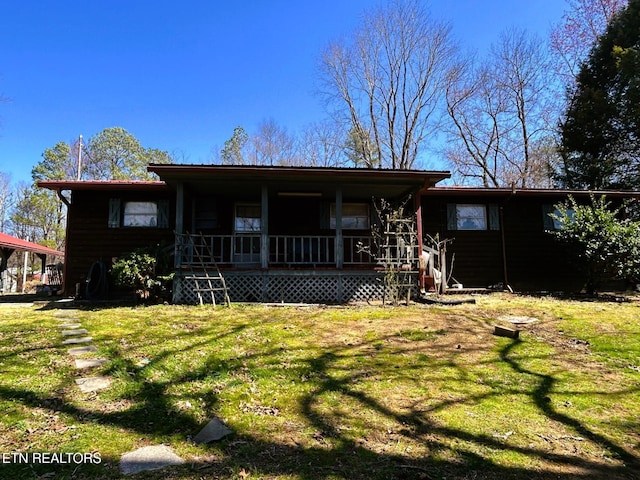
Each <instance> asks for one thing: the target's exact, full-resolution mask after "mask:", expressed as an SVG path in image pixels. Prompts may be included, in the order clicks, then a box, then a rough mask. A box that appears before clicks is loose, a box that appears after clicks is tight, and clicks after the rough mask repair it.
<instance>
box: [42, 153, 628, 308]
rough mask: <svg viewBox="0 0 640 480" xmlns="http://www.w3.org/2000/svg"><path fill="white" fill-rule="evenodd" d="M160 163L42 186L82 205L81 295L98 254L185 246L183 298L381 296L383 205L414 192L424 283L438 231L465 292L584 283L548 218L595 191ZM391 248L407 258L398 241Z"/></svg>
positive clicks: (71, 288) (69, 280) (72, 206)
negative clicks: (221, 288) (141, 170)
mask: <svg viewBox="0 0 640 480" xmlns="http://www.w3.org/2000/svg"><path fill="white" fill-rule="evenodd" d="M149 171H151V172H153V173H155V174H157V175H158V177H159V178H160V180H158V181H151V182H149V181H145V182H142V181H43V182H40V183H39V185H40V186H41V187H44V188H48V189H52V190H55V191H57V192H58V193H59V195H60V196H61V198H65V201H66V203H67V206H68V215H67V218H68V225H67V245H66V259H67V260H66V263H65V272H64V288H65V292H66V293H67V294H71V295H72V294H74V293H76V291H79V290H82V285H84V283H86V280H87V276H88V272H89V269H90V267H91V265H92V264H93V263H94V262H95V261H96V260H99V259H101V260H103V261H104V262H106V263H107V264H108V263H109V262H111V261H112V260H113V259H115V258H117V257H119V256H121V255H123V254H125V253H127V252H130V251H132V250H135V249H136V248H139V247H143V246H149V245H166V246H168V247H170V248H172V251H173V252H174V253H175V254H174V266H175V278H174V293H173V295H174V300H175V301H177V302H186V303H194V302H197V301H198V299H201V296H202V295H201V292H202V291H203V290H208V289H209V290H210V289H211V288H208V287H205V288H203V287H202V281H200V282H199V280H198V278H199V276H201V275H202V273H203V272H218V271H220V272H221V274H222V277H223V278H224V282H225V284H226V289H227V291H228V293H229V296H230V298H231V300H232V301H263V302H311V303H315V302H323V303H342V302H346V301H349V300H365V299H370V298H376V297H380V296H382V295H383V293H384V288H383V283H382V282H381V269H384V268H386V267H385V266H384V265H381V262H380V259H379V257H380V254H379V253H378V255H377V256H371V255H369V254H368V253H367V252H368V251H374V250H375V249H376V248H378V249H380V248H382V245H381V243H380V241H378V242H376V241H375V239H373V238H372V226H374V225H376V224H377V223H378V222H379V219H378V218H377V215H376V212H377V209H376V206H375V202H376V200H375V199H385V200H387V201H397V202H400V201H402V200H405V199H407V198H411V200H410V202H409V203H407V204H406V205H405V210H406V212H407V213H408V217H412V218H414V219H415V223H414V225H413V226H412V228H414V230H415V235H413V237H415V239H416V241H415V244H413V245H411V246H410V247H407V248H405V242H402V248H403V250H402V253H396V254H394V261H397V262H398V263H397V266H400V264H402V266H403V268H405V267H406V268H405V270H406V271H407V272H408V275H409V276H411V278H412V280H411V282H412V283H415V285H418V279H419V262H418V258H419V256H420V255H419V254H418V252H422V251H423V248H424V249H427V246H425V245H422V240H423V238H425V236H426V235H431V236H435V235H436V234H437V235H438V236H439V238H449V239H453V242H452V243H450V244H449V245H448V253H449V255H448V258H449V259H453V260H454V264H453V271H452V274H453V277H454V278H455V280H456V281H457V282H458V283H461V284H463V285H464V286H469V287H485V286H487V285H494V284H498V283H502V284H505V285H506V284H508V285H511V286H512V287H513V288H515V289H526V290H530V289H536V290H540V289H545V290H549V289H561V288H562V289H564V288H571V287H575V286H576V285H577V284H578V283H579V277H577V276H576V272H575V269H573V268H572V267H571V265H570V264H568V263H567V260H566V255H564V254H563V253H562V252H561V250H560V249H559V248H558V245H557V244H555V243H554V241H553V239H552V238H551V236H550V235H549V233H548V230H549V228H553V224H552V223H551V227H549V222H550V221H552V219H551V217H549V216H548V213H549V211H550V209H552V208H553V205H554V204H555V203H557V202H559V201H562V200H564V199H566V198H567V196H568V195H569V194H573V195H574V196H575V197H576V198H581V199H583V200H588V193H587V192H570V191H557V190H512V189H481V188H464V187H439V186H437V184H438V183H439V182H440V181H442V180H444V179H447V178H449V176H450V174H449V172H444V171H409V170H403V171H398V170H383V169H379V170H378V169H375V170H374V169H353V168H351V169H349V168H316V167H264V166H221V165H150V166H149ZM67 192H68V193H67ZM65 193H66V195H65ZM603 193H606V194H607V196H608V197H610V198H616V199H621V198H623V197H625V196H628V195H627V194H623V193H621V192H603ZM379 227H381V230H380V231H384V230H385V229H386V228H387V227H388V225H387V226H385V225H379ZM387 233H388V232H387ZM378 240H380V239H378ZM385 242H386V243H387V245H386V247H384V248H388V247H389V244H390V243H393V244H394V245H393V246H394V248H395V250H394V251H395V252H400V250H401V249H400V244H399V242H398V241H394V240H393V239H391V240H390V239H389V238H387V239H386V240H385V239H384V238H383V239H382V243H385ZM400 256H403V257H404V258H403V259H400V258H399V257H400ZM376 257H377V258H376ZM396 257H397V258H396ZM423 268H426V267H425V266H424V265H423ZM213 276H215V275H213ZM205 283H208V281H207V282H205ZM209 287H210V286H209ZM209 293H210V292H209ZM219 300H220V298H218V301H219Z"/></svg>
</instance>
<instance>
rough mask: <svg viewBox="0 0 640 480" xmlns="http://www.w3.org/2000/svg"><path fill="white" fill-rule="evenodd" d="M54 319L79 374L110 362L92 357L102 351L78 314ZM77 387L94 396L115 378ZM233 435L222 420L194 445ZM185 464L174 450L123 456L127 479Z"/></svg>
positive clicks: (84, 381) (86, 380)
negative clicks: (58, 323)
mask: <svg viewBox="0 0 640 480" xmlns="http://www.w3.org/2000/svg"><path fill="white" fill-rule="evenodd" d="M54 317H56V319H57V320H58V321H60V325H58V328H59V329H60V334H61V335H62V338H63V339H64V340H62V344H63V345H69V346H70V348H69V349H68V350H67V352H68V354H69V355H70V356H71V357H73V359H74V364H75V368H76V369H77V370H82V371H83V372H84V371H87V372H91V370H92V369H97V368H100V367H102V366H104V365H106V364H107V363H108V362H109V360H108V359H106V358H100V357H94V356H91V354H93V353H95V352H97V351H98V349H97V348H96V347H95V346H94V345H93V344H92V343H93V338H91V337H90V336H88V334H89V331H88V330H87V329H86V328H82V323H81V321H80V317H79V312H78V310H66V309H64V310H60V311H58V312H56V313H54ZM74 345H77V346H74ZM75 383H76V385H77V386H78V388H79V389H80V391H82V392H84V393H92V392H97V391H99V390H105V389H107V388H109V387H110V386H111V378H110V377H107V376H103V375H95V376H86V377H81V378H78V379H76V381H75ZM231 433H232V431H231V430H229V429H228V428H227V427H226V426H225V425H224V424H223V423H222V421H221V420H220V419H218V418H213V419H212V420H211V421H210V422H209V423H208V424H207V425H206V426H205V427H204V428H203V429H202V430H201V431H200V433H198V434H197V435H196V436H195V437H194V439H193V442H194V443H197V444H206V443H210V442H213V441H217V440H220V439H222V438H223V437H226V436H227V435H230V434H231ZM183 463H185V461H184V460H183V459H182V458H180V457H179V456H178V455H177V454H176V453H175V452H174V451H173V449H172V448H171V447H170V446H167V445H150V446H146V447H142V448H139V449H137V450H134V451H132V452H128V453H125V454H123V455H122V457H121V459H120V471H121V472H122V474H123V475H134V474H136V473H139V472H143V471H146V470H158V469H160V468H164V467H168V466H171V465H181V464H183Z"/></svg>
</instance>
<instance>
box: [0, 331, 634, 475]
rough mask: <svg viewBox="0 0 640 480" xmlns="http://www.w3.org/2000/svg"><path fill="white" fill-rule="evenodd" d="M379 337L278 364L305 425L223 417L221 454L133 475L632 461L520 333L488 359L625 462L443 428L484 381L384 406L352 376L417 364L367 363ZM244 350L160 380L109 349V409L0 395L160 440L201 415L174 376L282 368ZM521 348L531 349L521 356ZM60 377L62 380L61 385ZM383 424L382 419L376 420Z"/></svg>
mask: <svg viewBox="0 0 640 480" xmlns="http://www.w3.org/2000/svg"><path fill="white" fill-rule="evenodd" d="M246 328H248V325H239V326H237V327H235V328H232V329H228V330H225V331H223V332H220V333H217V334H216V335H215V336H214V335H212V336H205V338H198V337H196V335H195V334H193V333H183V334H182V335H183V336H184V337H189V335H193V340H194V341H193V342H192V343H190V344H189V345H188V346H187V347H184V348H188V349H191V350H193V351H197V350H198V349H200V348H205V347H208V346H210V345H212V344H216V342H221V341H223V340H224V339H228V338H231V337H235V336H237V335H238V334H239V333H241V332H243V331H244V329H246ZM389 339H390V337H385V336H377V337H375V338H371V339H368V340H367V341H366V342H363V343H361V344H359V345H344V346H338V347H331V348H324V349H319V348H317V347H311V346H310V347H307V348H304V349H301V353H300V356H299V358H298V359H297V360H294V361H292V365H290V366H289V367H288V368H289V370H290V371H291V375H289V376H288V377H286V378H287V379H288V380H291V381H293V380H294V379H296V378H298V379H300V378H308V380H307V381H308V382H309V385H310V388H309V389H308V391H307V392H306V393H305V394H303V395H301V396H300V397H299V398H297V399H291V401H292V402H296V403H297V408H298V409H299V411H300V419H299V420H300V425H297V426H294V427H293V428H298V427H299V428H301V429H304V430H305V432H308V433H301V432H296V435H295V436H292V438H290V439H286V438H285V437H284V436H283V435H279V436H278V437H277V438H275V437H274V438H265V436H264V435H263V434H256V433H254V432H252V431H251V430H250V429H248V428H247V427H242V426H240V425H234V424H233V423H231V424H230V425H229V426H230V427H231V428H233V429H235V430H236V434H235V435H233V436H231V437H229V438H227V439H225V440H223V441H221V442H219V443H218V444H216V445H215V446H212V447H211V451H212V452H213V451H215V452H222V454H221V455H219V454H217V453H216V454H212V455H211V456H207V455H203V456H200V457H194V458H191V459H189V461H188V462H187V464H185V465H184V466H182V467H172V468H169V469H166V470H162V471H161V472H157V473H147V474H142V475H141V476H140V477H139V478H158V479H160V478H168V479H171V478H175V479H178V478H194V479H195V478H198V479H199V478H242V475H241V472H242V471H244V472H245V473H248V474H250V475H251V476H250V477H248V478H271V477H274V476H290V477H294V478H299V479H304V480H313V479H337V478H344V479H367V480H374V479H413V478H416V479H420V478H423V479H436V478H438V479H444V478H459V479H500V480H505V479H523V478H527V479H530V478H535V479H551V478H554V479H560V480H569V479H576V478H578V479H579V478H583V479H597V478H603V479H605V478H606V479H608V480H612V479H633V478H638V477H637V471H639V470H638V468H639V464H638V458H637V457H636V456H634V455H633V454H632V453H630V452H628V451H627V450H625V449H624V448H623V447H621V446H619V445H617V444H616V443H614V442H613V441H611V440H610V439H608V438H606V437H604V436H602V435H600V434H598V433H597V432H594V431H592V430H591V429H590V428H589V427H588V426H586V425H584V424H582V423H581V422H580V421H578V420H576V419H575V418H572V417H570V416H568V415H566V414H564V413H561V412H558V411H557V410H556V409H555V408H554V406H553V404H552V403H550V402H549V395H550V394H552V393H553V390H554V387H555V385H556V383H557V380H556V379H555V378H554V377H553V376H552V375H548V374H542V373H538V372H535V371H533V370H531V369H527V368H525V367H523V366H522V361H519V360H518V359H516V357H515V355H514V352H515V351H516V350H517V348H518V347H519V346H520V345H522V342H521V341H519V340H515V341H513V342H511V343H509V344H507V345H505V346H504V347H502V349H501V350H500V353H499V362H501V363H503V364H506V365H508V366H509V367H510V369H511V370H512V371H513V372H514V373H517V374H518V375H524V376H526V377H527V378H528V379H529V380H530V381H531V383H532V384H533V387H532V388H528V389H526V391H524V392H522V393H523V394H525V395H527V396H528V397H529V398H530V400H531V401H532V403H533V404H534V405H535V406H536V408H537V410H538V412H539V413H540V414H541V415H543V416H544V417H545V418H547V419H550V420H553V421H554V422H558V423H560V424H562V425H563V426H564V427H566V428H568V429H570V430H572V431H575V432H576V434H577V435H580V436H582V437H584V438H586V439H588V440H589V441H590V442H593V443H595V444H597V445H599V446H601V447H602V448H603V449H606V450H608V451H609V452H611V453H612V454H613V455H614V456H615V457H616V458H618V459H619V460H622V461H623V462H624V463H625V464H626V466H625V467H621V466H619V465H606V464H604V463H602V462H597V461H594V460H592V459H589V458H581V457H580V456H579V455H571V454H567V453H550V452H549V451H548V450H546V449H543V448H540V447H536V446H535V445H529V446H522V445H516V444H514V443H510V442H508V441H507V440H506V439H502V438H499V437H496V436H495V435H491V434H489V433H472V432H471V431H470V430H466V429H464V428H452V427H450V426H447V425H446V424H445V423H443V422H442V421H441V420H437V419H436V418H435V417H434V416H433V414H434V412H442V411H445V410H447V409H448V408H449V407H453V406H459V405H465V404H468V405H473V404H475V403H478V402H480V401H482V400H485V399H490V398H492V397H499V396H500V395H503V394H505V392H504V391H503V390H500V391H498V390H496V391H493V390H492V389H486V390H485V391H482V392H478V393H475V394H467V395H466V396H463V397H459V398H454V399H451V398H446V399H443V398H438V399H436V400H435V401H434V402H432V403H430V404H429V406H428V408H426V409H425V408H424V407H421V406H420V405H417V404H416V403H415V402H414V403H413V404H411V402H409V403H407V404H406V405H404V406H402V408H394V407H391V406H389V403H388V402H386V401H385V400H387V399H386V398H381V397H379V396H374V395H373V394H371V393H368V391H366V390H365V389H363V388H361V386H362V382H372V381H373V382H378V381H379V382H381V383H383V382H385V381H387V380H388V379H390V378H392V377H397V376H398V375H402V378H403V380H404V381H406V382H409V383H411V382H413V383H418V382H419V380H418V378H417V377H416V378H413V375H414V374H417V372H418V369H422V368H424V367H422V366H416V367H415V371H414V370H413V369H412V368H413V367H411V365H408V366H407V365H405V368H404V369H403V370H402V371H401V372H398V369H395V368H394V365H391V364H388V363H387V364H385V362H384V361H381V362H372V361H371V358H370V357H371V356H372V355H374V354H375V352H378V351H379V345H387V344H388V343H385V342H388V341H389ZM184 348H182V349H180V350H178V349H171V348H165V349H164V350H163V351H161V352H159V353H157V354H156V355H155V356H154V357H153V358H151V359H150V362H151V363H150V364H149V365H151V366H154V365H157V364H160V363H161V362H162V361H163V360H164V359H168V358H171V357H172V356H173V355H176V354H178V353H180V352H181V351H183V350H184ZM382 348H386V347H382ZM255 350H256V351H255V352H245V353H243V354H242V355H238V356H230V355H228V356H223V355H219V356H211V355H209V356H207V357H206V358H203V359H202V361H201V362H200V363H199V364H198V365H197V366H196V367H195V368H191V369H189V370H185V371H183V372H180V374H177V375H174V376H171V377H170V378H167V379H163V380H158V379H153V378H151V377H146V376H145V371H141V370H139V368H138V367H137V366H136V365H135V364H134V363H133V362H132V361H131V360H130V359H127V358H126V357H125V356H124V355H121V357H120V358H115V359H114V364H115V367H112V369H111V370H109V369H107V372H108V373H112V374H117V373H118V372H120V373H124V374H126V375H129V373H130V372H133V374H132V382H131V383H132V385H133V388H131V389H130V390H127V391H126V393H125V395H126V396H127V397H128V399H130V400H131V401H132V402H133V405H132V406H131V407H130V408H126V409H124V410H119V411H113V412H104V411H98V410H97V409H95V408H92V406H91V404H90V403H88V404H87V406H86V407H79V406H77V404H76V405H74V404H70V403H67V402H65V401H64V399H61V398H57V397H49V396H45V395H38V394H36V393H35V392H34V391H30V390H28V389H19V388H10V387H7V386H5V387H0V398H3V399H12V400H14V401H18V402H20V403H21V404H22V405H24V406H26V407H33V408H36V407H37V408H44V409H49V410H50V411H51V412H60V413H63V414H65V415H68V416H70V417H71V418H73V419H74V420H75V421H78V422H90V423H95V424H99V425H103V426H110V427H115V428H117V429H124V430H126V431H134V432H136V433H138V434H140V435H143V436H147V437H149V438H155V439H158V438H160V439H162V438H165V439H166V440H165V441H170V439H171V438H175V436H178V437H182V438H183V439H184V440H187V439H188V437H190V436H193V435H195V434H196V433H197V432H198V431H199V429H200V428H202V426H203V422H200V421H198V420H197V419H196V418H194V417H193V416H192V415H190V414H189V413H188V412H183V411H179V410H176V409H175V405H174V401H175V395H170V394H169V391H168V390H169V389H170V388H171V387H173V386H176V385H187V384H193V383H197V382H202V381H205V380H207V379H210V378H211V376H212V375H215V374H216V373H217V372H218V373H219V372H239V371H244V370H248V371H251V370H252V369H254V368H256V369H257V368H258V367H259V368H262V369H265V368H267V370H268V372H267V373H268V374H269V375H273V376H276V375H278V374H281V373H282V371H283V368H284V365H283V362H282V356H283V349H282V347H274V346H270V347H268V348H263V349H260V348H258V347H257V346H256V348H255ZM421 351H423V349H419V348H415V349H414V348H412V347H410V346H409V347H405V348H404V349H403V350H402V351H397V352H396V351H391V354H398V355H402V354H405V355H408V354H411V353H417V352H421ZM114 354H118V352H114ZM527 359H529V360H530V359H531V357H527ZM521 360H524V359H521ZM252 362H256V365H257V366H256V367H254V366H252ZM446 363H448V364H449V367H451V368H454V369H458V370H459V373H460V375H459V376H460V381H461V382H464V383H466V384H471V383H473V382H475V381H476V379H474V376H473V375H472V376H469V375H468V372H466V371H465V367H464V365H459V364H457V362H456V360H455V357H452V358H450V359H449V360H448V361H447V362H446ZM359 365H362V366H361V367H359ZM374 365H375V368H374ZM301 381H303V380H301ZM61 387H63V388H65V387H68V384H65V385H63V386H61ZM203 393H206V396H207V405H206V407H205V409H206V412H207V413H210V414H211V415H214V414H215V412H216V411H217V410H218V408H219V396H218V395H217V394H216V393H215V392H213V391H210V392H209V391H207V392H202V391H199V392H198V395H202V394H203ZM389 394H391V392H389ZM329 400H331V401H329ZM238 407H239V406H238ZM345 412H346V413H345ZM369 414H370V415H372V417H371V418H374V419H375V423H376V424H375V425H368V426H367V425H364V426H360V428H362V429H363V430H364V431H366V432H367V434H366V435H365V436H364V437H362V436H361V435H360V434H354V433H353V430H355V429H356V428H357V423H358V422H361V421H364V422H366V421H367V419H368V418H369ZM383 425H389V427H388V428H387V429H386V431H385V430H381V427H382V426H383ZM352 427H353V428H352ZM367 435H368V436H370V437H376V436H379V437H381V438H382V437H383V438H382V440H378V441H370V440H375V438H367ZM402 444H409V445H413V446H415V447H419V448H421V449H423V450H424V452H425V453H423V454H421V455H413V454H411V453H410V452H407V451H402V450H399V449H398V448H397V447H398V446H399V445H402ZM486 451H501V452H511V453H512V454H514V455H517V456H521V457H527V458H528V459H530V460H532V462H533V463H534V464H536V463H537V465H538V466H536V467H532V468H522V467H511V466H508V464H497V463H496V462H495V461H494V460H491V458H490V456H489V455H487V454H486ZM103 460H104V464H103V465H101V466H95V465H94V466H82V467H81V468H76V466H56V468H55V469H53V470H55V471H58V472H59V475H58V476H56V477H55V478H78V479H81V478H98V477H99V476H103V477H104V478H119V471H118V467H117V465H118V462H119V458H104V459H103ZM3 467H5V466H3ZM8 468H10V469H12V470H10V471H9V470H7V471H8V472H9V473H14V474H16V476H15V477H12V478H34V477H33V472H36V473H37V474H39V475H42V474H44V473H47V472H49V471H52V467H51V466H48V465H37V466H34V467H33V469H32V470H25V467H24V465H20V466H19V465H10V466H9V467H8ZM25 472H26V473H25ZM74 472H75V473H74ZM7 478H8V477H7ZM136 478H137V477H136Z"/></svg>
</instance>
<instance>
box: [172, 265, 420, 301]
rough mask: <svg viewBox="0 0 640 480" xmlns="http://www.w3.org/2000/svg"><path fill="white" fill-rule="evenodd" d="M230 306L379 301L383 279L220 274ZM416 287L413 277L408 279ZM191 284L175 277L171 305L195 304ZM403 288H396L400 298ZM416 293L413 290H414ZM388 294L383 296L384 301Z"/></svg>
mask: <svg viewBox="0 0 640 480" xmlns="http://www.w3.org/2000/svg"><path fill="white" fill-rule="evenodd" d="M223 275H224V278H225V281H226V284H227V290H228V293H229V297H230V299H231V301H232V302H284V303H326V304H340V303H347V302H350V301H364V300H381V299H382V298H383V294H384V291H385V288H384V277H383V275H382V274H380V273H379V272H371V271H361V272H344V271H343V272H313V271H311V272H306V271H304V272H303V271H300V272H291V271H268V272H256V271H252V272H223ZM410 282H411V283H412V285H415V286H416V287H417V275H411V276H410ZM194 288H195V284H194V282H193V280H186V279H185V278H182V277H180V276H178V275H176V277H175V280H174V301H175V302H176V303H187V304H194V303H199V300H198V297H197V294H196V292H194V291H193V290H194ZM406 289H407V287H406V286H405V287H401V288H400V290H401V291H400V295H399V296H400V298H403V297H404V296H406V293H405V292H406ZM416 291H417V290H416ZM210 295H211V294H209V293H203V294H202V296H203V302H205V303H211V296H210ZM215 295H216V303H218V304H222V303H224V299H223V298H222V292H216V293H215ZM388 297H389V292H387V298H388Z"/></svg>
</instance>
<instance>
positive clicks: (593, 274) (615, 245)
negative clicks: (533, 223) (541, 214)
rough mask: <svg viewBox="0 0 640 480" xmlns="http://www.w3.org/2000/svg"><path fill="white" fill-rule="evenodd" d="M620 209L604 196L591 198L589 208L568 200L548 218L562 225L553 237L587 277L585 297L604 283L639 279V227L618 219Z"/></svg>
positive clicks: (639, 225)
mask: <svg viewBox="0 0 640 480" xmlns="http://www.w3.org/2000/svg"><path fill="white" fill-rule="evenodd" d="M623 207H624V206H623ZM623 207H620V208H617V209H612V208H611V202H607V201H606V199H605V197H604V196H602V197H600V198H595V197H593V196H592V197H591V205H579V204H578V203H577V202H576V201H575V199H574V198H572V197H569V199H568V200H567V201H566V202H565V203H561V204H558V205H556V206H555V208H556V209H557V211H558V213H557V214H552V215H551V216H552V217H553V218H555V219H556V220H557V221H558V222H560V225H561V228H560V229H559V230H557V231H555V232H553V234H554V235H555V236H556V238H557V239H558V240H559V241H560V242H562V243H564V244H565V245H567V246H568V247H569V251H570V252H571V254H572V255H574V256H575V260H576V261H577V264H578V265H579V266H580V267H581V269H582V270H583V271H584V273H585V274H586V290H587V293H590V294H593V293H595V292H596V290H597V289H598V288H599V287H600V286H601V284H602V282H603V281H605V280H609V279H624V280H629V281H632V282H637V281H638V279H640V223H638V222H636V221H633V220H631V219H628V218H621V211H622V208H623Z"/></svg>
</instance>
